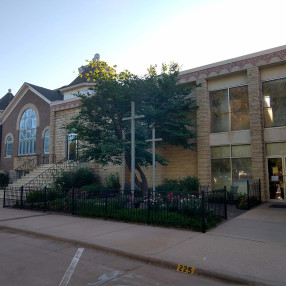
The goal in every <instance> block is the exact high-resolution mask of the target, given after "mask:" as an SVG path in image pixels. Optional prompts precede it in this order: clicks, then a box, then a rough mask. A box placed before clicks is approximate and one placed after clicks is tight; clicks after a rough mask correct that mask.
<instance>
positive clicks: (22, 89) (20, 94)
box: [0, 82, 51, 123]
mask: <svg viewBox="0 0 286 286" xmlns="http://www.w3.org/2000/svg"><path fill="white" fill-rule="evenodd" d="M28 90H31V91H32V92H33V93H35V94H36V95H37V96H39V97H40V98H41V99H43V100H44V101H45V102H47V103H48V104H51V101H49V100H48V99H47V98H46V97H44V96H43V95H42V94H41V93H39V92H38V91H36V90H35V89H34V88H32V87H31V86H30V85H29V84H28V83H27V82H24V83H23V85H22V86H21V87H20V89H19V90H18V92H17V93H16V94H15V96H14V98H13V100H12V101H11V102H10V104H9V105H8V106H7V108H6V109H5V110H4V112H3V113H2V114H1V115H0V118H1V123H3V122H4V121H5V120H6V119H7V117H8V116H9V115H10V114H11V112H12V111H13V109H14V107H15V106H16V105H17V104H18V102H19V101H20V100H21V99H22V98H23V96H24V95H25V94H26V93H27V91H28Z"/></svg>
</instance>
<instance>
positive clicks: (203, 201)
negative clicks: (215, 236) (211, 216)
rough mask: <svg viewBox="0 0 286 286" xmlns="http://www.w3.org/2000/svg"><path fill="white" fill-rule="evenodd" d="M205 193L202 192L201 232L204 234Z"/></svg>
mask: <svg viewBox="0 0 286 286" xmlns="http://www.w3.org/2000/svg"><path fill="white" fill-rule="evenodd" d="M205 220H206V213H205V191H202V232H203V233H205V232H206V221H205Z"/></svg>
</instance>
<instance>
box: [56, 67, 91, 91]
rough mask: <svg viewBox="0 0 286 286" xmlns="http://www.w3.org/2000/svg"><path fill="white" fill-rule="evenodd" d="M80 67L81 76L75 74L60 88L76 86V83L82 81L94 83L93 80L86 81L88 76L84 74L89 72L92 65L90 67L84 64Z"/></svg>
mask: <svg viewBox="0 0 286 286" xmlns="http://www.w3.org/2000/svg"><path fill="white" fill-rule="evenodd" d="M81 68H82V69H83V71H82V72H81V75H82V76H77V77H76V78H75V79H74V80H73V81H72V82H71V83H70V84H68V85H64V86H62V87H61V88H60V89H63V88H68V87H72V86H76V85H79V84H83V83H86V84H88V85H90V84H92V85H94V82H93V81H87V78H88V77H87V76H86V73H89V72H90V71H91V70H92V67H90V66H89V65H86V66H82V67H81Z"/></svg>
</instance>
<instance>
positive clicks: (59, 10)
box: [0, 0, 286, 97]
mask: <svg viewBox="0 0 286 286" xmlns="http://www.w3.org/2000/svg"><path fill="white" fill-rule="evenodd" d="M285 8H286V1H285V0H272V1H269V0H267V1H266V0H260V1H259V0H239V1H236V0H152V1H151V0H76V1H75V0H49V1H44V0H42V1H40V0H0V39H1V41H0V97H2V96H4V95H5V94H6V93H7V92H8V89H11V90H12V93H13V94H14V95H15V94H16V93H17V92H18V90H19V89H20V87H21V86H22V85H23V83H24V82H28V83H32V84H35V85H38V86H42V87H45V88H49V89H56V88H59V87H61V86H64V85H67V84H69V83H70V82H72V81H73V79H74V78H76V76H77V75H78V68H79V67H80V66H82V65H85V64H86V60H91V59H92V58H93V57H94V54H95V53H99V54H100V59H101V60H103V61H106V62H107V63H108V64H109V65H115V64H116V65H117V66H118V70H119V71H120V70H124V69H128V70H129V71H131V72H133V73H135V74H138V75H144V74H145V73H146V72H147V68H148V67H149V66H150V65H151V64H152V65H154V64H157V65H158V66H160V65H161V64H162V63H169V62H171V61H175V62H177V63H179V64H180V65H181V66H182V70H188V69H191V68H195V67H199V66H203V65H207V64H211V63H215V62H218V61H222V60H227V59H230V58H234V57H239V56H243V55H246V54H250V53H254V52H258V51H262V50H265V49H270V48H274V47H278V46H282V45H285V44H286V37H285V35H286V34H285V11H286V9H285Z"/></svg>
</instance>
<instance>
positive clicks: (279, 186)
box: [267, 156, 286, 200]
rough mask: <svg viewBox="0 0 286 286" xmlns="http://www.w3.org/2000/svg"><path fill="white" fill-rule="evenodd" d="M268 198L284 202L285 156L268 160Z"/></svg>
mask: <svg viewBox="0 0 286 286" xmlns="http://www.w3.org/2000/svg"><path fill="white" fill-rule="evenodd" d="M267 160H268V181H269V198H270V199H272V200H274V199H276V200H284V184H285V182H284V178H285V176H284V172H283V170H285V163H286V162H285V156H283V157H277V158H268V159H267Z"/></svg>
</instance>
